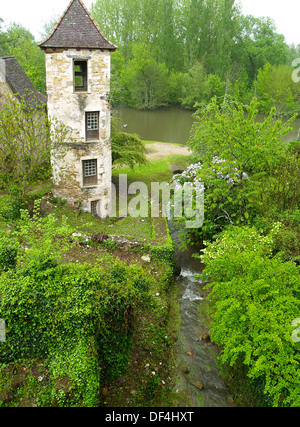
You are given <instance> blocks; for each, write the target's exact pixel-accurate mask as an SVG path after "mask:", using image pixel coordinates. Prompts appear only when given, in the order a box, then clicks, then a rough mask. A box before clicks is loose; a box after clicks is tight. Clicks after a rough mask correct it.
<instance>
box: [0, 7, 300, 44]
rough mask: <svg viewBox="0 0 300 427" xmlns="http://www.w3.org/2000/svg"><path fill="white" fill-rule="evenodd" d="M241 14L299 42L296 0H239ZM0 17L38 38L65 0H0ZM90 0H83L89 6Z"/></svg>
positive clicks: (57, 13) (62, 8)
mask: <svg viewBox="0 0 300 427" xmlns="http://www.w3.org/2000/svg"><path fill="white" fill-rule="evenodd" d="M239 1H240V3H241V4H242V12H243V14H244V15H254V16H257V17H261V16H269V17H271V18H273V19H274V20H275V23H276V26H277V30H278V32H279V33H281V34H283V35H284V36H285V39H286V42H287V43H289V44H291V43H295V44H300V29H299V16H300V1H299V0H284V1H282V0H279V1H276V0H239ZM1 3H2V4H1V7H0V17H1V18H2V19H3V20H4V23H5V25H8V24H9V23H10V22H17V23H19V24H21V25H23V26H24V27H26V28H28V29H29V30H30V31H31V33H32V34H33V35H34V36H35V37H36V39H37V40H39V39H40V38H41V37H40V33H41V32H42V31H43V26H44V24H45V23H46V22H48V21H49V20H50V19H51V18H53V17H54V16H61V15H62V13H63V12H64V10H65V9H66V7H67V6H68V4H69V0H47V1H45V0H1ZM92 3H93V0H84V4H85V5H86V7H87V8H88V9H90V7H91V4H92Z"/></svg>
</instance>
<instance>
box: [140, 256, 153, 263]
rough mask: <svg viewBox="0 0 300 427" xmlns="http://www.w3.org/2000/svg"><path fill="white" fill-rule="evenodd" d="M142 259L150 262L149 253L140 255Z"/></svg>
mask: <svg viewBox="0 0 300 427" xmlns="http://www.w3.org/2000/svg"><path fill="white" fill-rule="evenodd" d="M142 261H144V262H151V258H150V255H144V256H142Z"/></svg>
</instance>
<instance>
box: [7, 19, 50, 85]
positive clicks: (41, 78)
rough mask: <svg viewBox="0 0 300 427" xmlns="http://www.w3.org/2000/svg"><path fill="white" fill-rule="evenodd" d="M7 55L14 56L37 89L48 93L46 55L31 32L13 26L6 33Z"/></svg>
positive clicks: (17, 25) (16, 25) (19, 26)
mask: <svg viewBox="0 0 300 427" xmlns="http://www.w3.org/2000/svg"><path fill="white" fill-rule="evenodd" d="M5 54H6V55H10V56H14V57H15V58H16V59H17V60H18V62H19V64H20V65H21V67H22V68H23V70H24V71H25V73H26V74H27V75H28V77H29V78H30V80H31V81H32V83H33V85H34V86H35V88H36V89H37V90H38V91H40V92H43V93H46V71H45V55H44V52H42V51H41V49H40V48H39V47H38V46H37V44H36V41H35V39H34V36H33V35H32V34H31V33H30V31H28V30H27V29H26V28H24V27H22V26H21V25H19V24H15V23H13V24H11V25H10V27H9V28H8V29H7V32H6V43H5Z"/></svg>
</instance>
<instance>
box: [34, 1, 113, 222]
mask: <svg viewBox="0 0 300 427" xmlns="http://www.w3.org/2000/svg"><path fill="white" fill-rule="evenodd" d="M39 46H40V48H41V49H42V50H44V51H45V54H46V75H47V93H48V113H49V116H50V117H51V118H55V119H57V120H58V121H59V122H61V123H62V124H63V125H64V126H67V128H68V135H67V136H66V138H65V142H64V143H63V144H62V145H61V147H60V148H56V145H57V144H53V150H52V164H53V169H54V187H53V193H54V196H56V197H60V198H63V199H66V200H67V202H68V203H70V204H73V205H77V206H80V207H81V208H82V209H83V210H84V211H87V212H93V213H96V214H98V215H99V216H101V217H106V216H108V215H109V213H110V203H111V169H112V167H111V163H112V159H111V139H110V106H109V104H108V97H109V89H110V53H111V52H114V51H115V50H116V46H114V45H113V44H112V43H111V42H109V41H108V40H107V39H106V38H105V37H104V35H103V34H102V32H101V30H100V28H99V27H98V25H97V23H96V22H95V21H94V19H93V18H92V16H91V15H90V13H89V12H88V10H87V9H86V7H85V5H84V4H83V1H82V0H71V1H70V4H69V6H68V7H67V9H66V11H65V13H64V14H63V16H62V17H61V18H60V20H59V21H58V23H57V25H56V26H55V28H54V30H53V31H52V33H51V34H50V35H49V37H48V38H47V39H46V40H45V41H44V42H43V43H41V44H40V45H39ZM53 142H54V143H55V141H53Z"/></svg>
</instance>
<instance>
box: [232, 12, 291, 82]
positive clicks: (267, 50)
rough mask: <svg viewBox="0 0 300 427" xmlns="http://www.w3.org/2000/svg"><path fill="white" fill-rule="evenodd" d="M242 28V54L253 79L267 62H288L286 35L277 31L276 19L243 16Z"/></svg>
mask: <svg viewBox="0 0 300 427" xmlns="http://www.w3.org/2000/svg"><path fill="white" fill-rule="evenodd" d="M241 28H242V33H241V35H240V37H239V46H240V56H244V61H245V65H246V67H247V70H248V75H249V76H250V78H251V80H252V81H255V80H256V78H257V73H258V70H259V69H260V68H263V66H264V65H265V64H266V63H267V62H269V63H270V64H271V65H279V64H286V63H287V58H288V46H287V44H286V43H285V40H284V36H283V35H281V34H278V33H277V31H276V25H275V22H274V20H272V19H271V18H268V17H264V18H255V17H254V16H252V15H247V16H242V17H241ZM242 52H244V55H242V54H241V53H242Z"/></svg>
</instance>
